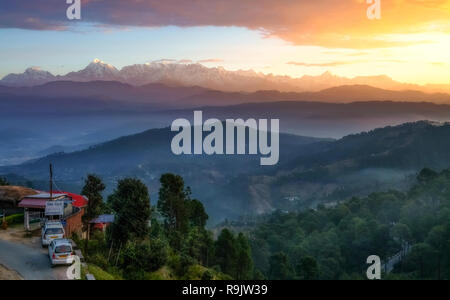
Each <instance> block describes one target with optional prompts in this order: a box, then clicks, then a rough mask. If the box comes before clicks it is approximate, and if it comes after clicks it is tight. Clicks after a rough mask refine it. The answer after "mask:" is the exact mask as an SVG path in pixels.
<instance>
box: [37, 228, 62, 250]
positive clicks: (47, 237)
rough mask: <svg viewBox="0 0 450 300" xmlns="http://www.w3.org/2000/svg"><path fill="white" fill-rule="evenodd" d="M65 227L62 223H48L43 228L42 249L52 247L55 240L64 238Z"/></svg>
mask: <svg viewBox="0 0 450 300" xmlns="http://www.w3.org/2000/svg"><path fill="white" fill-rule="evenodd" d="M64 234H65V232H64V226H63V225H62V224H61V222H47V223H45V226H44V227H43V228H42V233H41V240H42V247H45V246H48V245H50V243H51V242H52V241H53V240H56V239H62V238H64Z"/></svg>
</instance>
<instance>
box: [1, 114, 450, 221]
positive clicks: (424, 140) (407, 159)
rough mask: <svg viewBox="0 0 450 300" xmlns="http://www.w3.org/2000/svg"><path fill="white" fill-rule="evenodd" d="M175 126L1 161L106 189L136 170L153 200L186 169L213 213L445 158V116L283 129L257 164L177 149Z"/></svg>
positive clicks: (293, 204)
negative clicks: (312, 131) (97, 180)
mask: <svg viewBox="0 0 450 300" xmlns="http://www.w3.org/2000/svg"><path fill="white" fill-rule="evenodd" d="M172 135H173V133H171V132H170V131H169V130H168V129H167V128H164V129H153V130H149V131H146V132H143V133H140V134H137V135H133V136H127V137H123V138H119V139H116V140H113V141H111V142H107V143H103V144H100V145H97V146H94V147H91V148H89V149H87V150H83V151H78V152H74V153H59V154H54V155H50V156H47V157H44V158H41V159H37V160H33V161H29V162H27V163H25V164H22V165H18V166H11V167H1V168H0V174H8V173H13V174H17V175H19V176H23V177H26V178H27V179H30V180H34V181H37V182H39V181H42V180H45V179H46V176H47V168H48V164H49V163H50V162H52V163H53V165H54V169H55V174H56V177H55V180H56V182H57V184H58V185H59V186H61V185H62V186H64V185H68V186H70V187H72V188H78V189H79V188H80V187H81V185H82V178H83V177H84V176H86V174H87V173H97V174H100V175H101V176H102V177H103V178H104V179H105V181H106V182H107V185H108V188H109V191H111V189H112V188H113V187H114V186H115V182H116V181H117V179H119V178H123V177H125V176H131V177H138V178H141V179H142V180H144V181H145V182H146V184H148V186H149V188H150V191H151V194H152V201H156V200H157V195H156V192H157V190H158V188H159V185H158V178H159V176H160V175H161V173H165V172H174V173H178V174H181V175H183V176H184V177H185V179H186V182H187V183H188V185H190V186H191V187H192V188H193V190H194V192H195V193H196V194H195V195H194V196H196V197H198V198H199V199H201V200H202V201H204V202H205V204H206V206H207V208H208V211H210V212H211V215H212V217H213V219H214V220H220V219H223V218H225V217H230V218H231V217H236V216H239V215H245V214H259V213H266V212H270V211H272V210H274V209H283V210H289V209H299V208H305V207H310V206H314V205H316V204H318V203H323V202H325V203H330V204H333V203H335V202H336V201H339V200H343V199H347V198H348V197H351V196H353V195H366V194H367V193H370V192H372V191H377V190H388V189H390V188H397V189H400V190H406V189H407V188H409V186H410V184H411V182H412V180H414V178H415V174H416V172H417V171H419V170H420V169H422V168H424V167H430V168H434V169H437V170H439V169H443V168H448V167H449V166H450V151H449V150H450V123H445V124H441V123H439V124H438V123H434V122H429V121H420V122H415V123H406V124H403V125H399V126H389V127H385V128H380V129H376V130H372V131H369V132H363V133H359V134H354V135H349V136H346V137H344V138H342V139H340V140H337V141H333V140H321V139H315V138H308V137H299V136H294V135H286V134H282V135H281V137H280V150H281V159H280V163H279V164H278V165H277V166H274V167H268V168H262V167H260V166H259V156H232V157H230V156H206V155H205V156H175V155H173V154H172V153H171V151H170V141H171V137H172Z"/></svg>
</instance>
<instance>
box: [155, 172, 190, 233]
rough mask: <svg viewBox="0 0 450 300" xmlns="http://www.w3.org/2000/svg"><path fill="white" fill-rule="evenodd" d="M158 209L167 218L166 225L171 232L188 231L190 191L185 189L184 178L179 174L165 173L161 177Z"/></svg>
mask: <svg viewBox="0 0 450 300" xmlns="http://www.w3.org/2000/svg"><path fill="white" fill-rule="evenodd" d="M160 182H161V188H160V190H159V200H158V210H159V211H160V213H161V215H162V216H163V217H164V219H165V225H166V228H167V230H168V231H169V233H172V232H173V231H178V232H179V233H186V232H187V231H188V225H189V224H188V223H189V210H188V207H187V204H186V200H187V199H188V198H189V195H190V191H189V189H185V187H184V180H183V178H182V177H181V176H179V175H174V174H164V175H162V176H161V179H160Z"/></svg>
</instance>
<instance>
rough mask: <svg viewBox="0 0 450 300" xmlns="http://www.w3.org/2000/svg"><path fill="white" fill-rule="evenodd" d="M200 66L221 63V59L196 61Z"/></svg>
mask: <svg viewBox="0 0 450 300" xmlns="http://www.w3.org/2000/svg"><path fill="white" fill-rule="evenodd" d="M197 62H198V63H200V64H207V63H220V62H223V59H220V58H210V59H202V60H199V61H197Z"/></svg>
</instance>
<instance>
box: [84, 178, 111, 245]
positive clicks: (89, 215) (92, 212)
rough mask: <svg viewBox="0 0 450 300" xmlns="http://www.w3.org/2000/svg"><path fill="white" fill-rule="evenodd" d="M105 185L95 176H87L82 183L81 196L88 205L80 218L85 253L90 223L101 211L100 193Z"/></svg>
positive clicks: (101, 198)
mask: <svg viewBox="0 0 450 300" xmlns="http://www.w3.org/2000/svg"><path fill="white" fill-rule="evenodd" d="M105 188H106V187H105V185H104V184H103V182H102V180H101V179H100V178H99V177H97V176H96V175H92V174H89V175H88V177H87V178H86V180H85V181H84V187H83V190H82V191H81V194H82V195H84V196H86V197H87V198H88V200H89V201H88V205H87V208H86V211H85V213H84V215H83V217H82V220H83V225H84V230H86V231H87V238H86V243H85V252H86V253H87V247H88V241H89V239H90V234H91V226H90V221H92V220H93V219H95V218H97V217H98V216H99V215H100V213H101V210H102V206H103V197H102V192H103V191H104V190H105Z"/></svg>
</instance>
